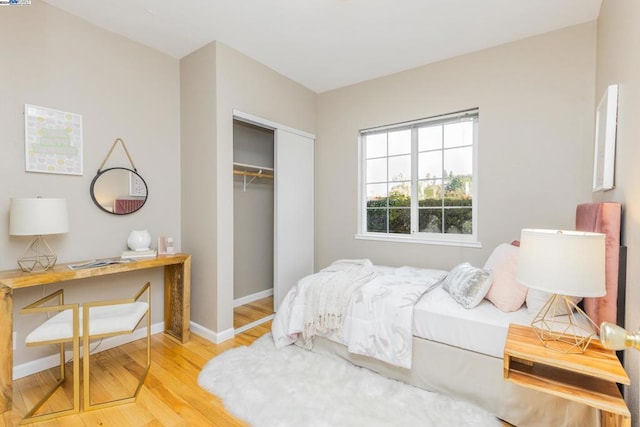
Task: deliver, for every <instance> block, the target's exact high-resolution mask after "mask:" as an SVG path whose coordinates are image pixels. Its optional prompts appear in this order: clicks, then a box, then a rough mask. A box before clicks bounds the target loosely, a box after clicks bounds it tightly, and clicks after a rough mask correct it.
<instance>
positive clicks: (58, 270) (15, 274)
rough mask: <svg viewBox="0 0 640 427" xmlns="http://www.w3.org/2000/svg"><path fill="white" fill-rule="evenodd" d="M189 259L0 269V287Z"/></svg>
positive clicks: (164, 257)
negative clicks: (44, 269) (43, 268)
mask: <svg viewBox="0 0 640 427" xmlns="http://www.w3.org/2000/svg"><path fill="white" fill-rule="evenodd" d="M190 261H191V255H189V254H185V253H179V254H175V255H158V256H157V257H154V258H145V259H137V260H135V261H133V262H128V263H124V264H110V265H105V266H102V267H92V268H84V269H79V270H72V269H70V268H69V267H68V265H69V264H80V263H82V262H85V261H79V262H71V263H66V264H57V265H56V266H55V267H54V268H53V269H51V270H46V271H34V272H31V273H26V272H23V271H22V270H20V269H15V270H5V271H0V287H2V286H4V287H8V288H11V289H19V288H28V287H30V286H38V285H41V284H43V283H56V282H64V281H67V280H77V279H84V278H88V277H97V276H104V275H106V274H115V273H124V272H127V271H135V270H143V269H146V268H153V267H163V266H168V265H175V264H184V263H188V262H190Z"/></svg>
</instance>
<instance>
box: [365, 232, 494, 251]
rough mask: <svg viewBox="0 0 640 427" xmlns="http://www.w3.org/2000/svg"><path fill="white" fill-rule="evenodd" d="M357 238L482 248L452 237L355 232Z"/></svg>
mask: <svg viewBox="0 0 640 427" xmlns="http://www.w3.org/2000/svg"><path fill="white" fill-rule="evenodd" d="M354 237H355V238H356V239H357V240H376V241H379V242H401V243H417V244H420V245H435V246H457V247H464V248H482V243H481V242H479V241H476V240H453V239H446V240H445V239H428V238H420V237H411V236H399V235H397V236H394V235H383V234H356V235H355V236H354Z"/></svg>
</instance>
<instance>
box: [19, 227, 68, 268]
mask: <svg viewBox="0 0 640 427" xmlns="http://www.w3.org/2000/svg"><path fill="white" fill-rule="evenodd" d="M57 260H58V257H57V256H56V254H54V253H53V251H52V250H51V248H50V247H49V245H48V244H47V242H46V241H45V240H44V238H43V237H42V236H36V237H34V238H33V240H32V241H31V243H29V246H27V249H25V251H24V253H23V254H22V256H21V257H20V258H18V265H19V266H20V269H21V270H22V271H24V272H27V273H30V272H32V271H33V270H34V269H35V268H36V267H41V268H42V269H43V270H49V269H51V268H53V267H54V266H55V265H56V261H57Z"/></svg>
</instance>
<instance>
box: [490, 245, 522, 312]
mask: <svg viewBox="0 0 640 427" xmlns="http://www.w3.org/2000/svg"><path fill="white" fill-rule="evenodd" d="M519 252H520V248H519V247H517V246H514V245H509V244H507V243H502V244H501V245H498V246H496V248H495V249H494V250H493V252H492V253H491V255H490V256H489V258H488V259H487V262H486V263H485V265H484V268H485V269H487V270H491V271H493V283H492V284H491V287H490V288H489V292H487V295H486V296H485V298H486V299H488V300H489V301H491V302H492V303H493V305H495V306H496V307H498V308H499V309H500V310H502V311H504V312H506V313H509V312H512V311H516V310H518V309H519V308H520V307H522V304H524V301H525V299H526V297H527V287H526V286H524V285H522V284H520V283H519V282H518V281H517V280H516V276H517V274H518V255H519Z"/></svg>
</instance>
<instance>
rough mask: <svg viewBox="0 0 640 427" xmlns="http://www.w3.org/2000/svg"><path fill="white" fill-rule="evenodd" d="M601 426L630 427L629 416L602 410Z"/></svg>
mask: <svg viewBox="0 0 640 427" xmlns="http://www.w3.org/2000/svg"><path fill="white" fill-rule="evenodd" d="M602 427H631V418H630V417H626V416H624V415H620V414H614V413H612V412H605V411H602Z"/></svg>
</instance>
